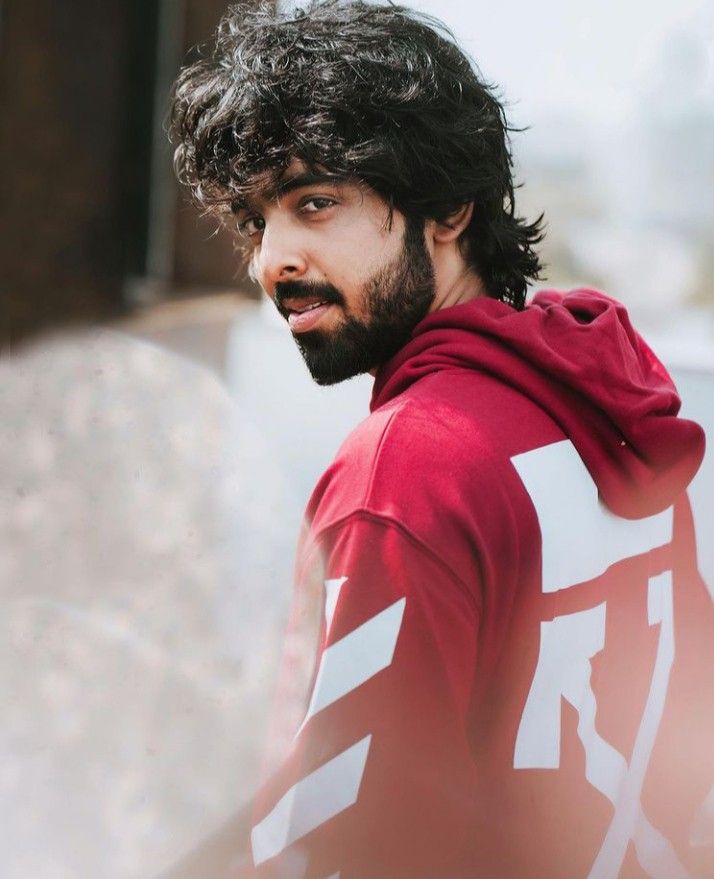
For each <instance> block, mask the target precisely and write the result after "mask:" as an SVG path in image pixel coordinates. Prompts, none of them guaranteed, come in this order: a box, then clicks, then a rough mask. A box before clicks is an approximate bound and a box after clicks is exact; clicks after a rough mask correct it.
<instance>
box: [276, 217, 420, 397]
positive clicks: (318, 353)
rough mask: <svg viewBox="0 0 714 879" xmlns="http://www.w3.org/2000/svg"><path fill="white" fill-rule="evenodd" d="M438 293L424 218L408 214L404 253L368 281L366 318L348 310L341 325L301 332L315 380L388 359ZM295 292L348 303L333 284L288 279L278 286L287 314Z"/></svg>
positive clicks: (326, 381)
mask: <svg viewBox="0 0 714 879" xmlns="http://www.w3.org/2000/svg"><path fill="white" fill-rule="evenodd" d="M435 295H436V287H435V284H434V268H433V265H432V262H431V258H430V256H429V253H428V251H427V249H426V245H425V243H424V222H423V220H418V219H413V218H409V217H407V218H406V228H405V230H404V240H403V243H402V252H401V253H400V254H399V255H398V256H397V257H396V259H394V260H393V262H391V263H390V264H389V265H387V266H384V267H383V268H381V269H379V271H377V272H376V273H375V274H374V275H373V276H372V277H371V278H370V279H369V280H368V281H367V282H366V283H365V284H364V287H363V294H362V297H363V302H364V310H365V311H366V314H367V317H366V318H365V319H364V320H360V319H358V318H356V317H354V316H353V315H350V314H348V313H347V314H345V316H344V317H343V320H342V322H341V324H340V325H339V326H338V327H337V328H336V329H333V330H331V331H329V332H328V331H326V330H318V329H315V330H308V331H307V332H304V333H299V334H297V335H296V337H295V341H296V343H297V346H298V348H299V349H300V353H301V354H302V356H303V359H304V360H305V363H306V365H307V368H308V370H309V371H310V375H311V376H312V378H313V379H314V381H315V382H316V383H317V384H318V385H334V384H337V383H338V382H341V381H345V380H346V379H348V378H352V377H353V376H356V375H361V374H362V373H365V372H369V371H370V370H372V369H375V368H377V367H379V366H381V365H382V364H384V363H386V362H387V361H388V360H389V359H390V358H392V357H393V356H394V355H395V354H396V353H397V352H398V351H399V350H400V349H401V348H403V347H404V345H405V344H406V343H407V342H408V341H409V338H410V337H411V334H412V331H413V329H414V327H415V326H416V325H417V324H418V323H419V321H421V320H422V318H424V317H426V315H427V314H428V313H429V308H430V306H431V304H432V303H433V301H434V297H435ZM291 296H295V297H298V296H317V297H319V298H320V299H322V300H323V301H325V302H330V303H335V304H338V305H342V306H343V308H344V305H345V297H344V296H343V295H342V294H341V293H340V291H339V290H338V289H337V288H336V287H333V286H332V284H306V283H303V282H301V281H283V282H280V283H278V284H276V285H275V299H276V304H277V306H278V310H279V311H280V313H281V314H282V315H283V317H285V318H287V314H288V313H287V311H286V310H285V309H284V308H282V307H281V304H280V303H281V301H282V300H283V299H288V298H289V297H291Z"/></svg>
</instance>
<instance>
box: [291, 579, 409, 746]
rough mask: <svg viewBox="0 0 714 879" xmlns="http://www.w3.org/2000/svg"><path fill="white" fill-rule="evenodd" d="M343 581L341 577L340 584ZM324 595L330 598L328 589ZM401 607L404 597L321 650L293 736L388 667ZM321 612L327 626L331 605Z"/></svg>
mask: <svg viewBox="0 0 714 879" xmlns="http://www.w3.org/2000/svg"><path fill="white" fill-rule="evenodd" d="M346 579H347V577H343V578H342V582H344V581H345V580H346ZM334 582H336V581H329V580H328V581H325V585H326V587H327V584H328V583H334ZM340 585H341V584H340ZM327 594H328V596H329V595H330V591H329V589H328V593H327ZM405 604H406V598H400V599H399V600H398V601H395V602H394V604H391V605H390V606H389V607H388V608H386V609H385V610H383V611H382V612H381V613H378V614H377V615H376V616H373V617H372V618H371V619H369V620H367V622H366V623H363V624H362V625H361V626H358V627H357V628H356V629H355V630H354V631H352V632H350V633H349V635H345V637H344V638H341V639H340V640H339V641H337V642H336V643H335V644H331V645H330V646H329V647H327V648H326V649H325V650H324V651H323V653H322V656H321V657H320V666H319V668H318V670H317V676H316V678H315V686H314V687H313V691H312V698H311V699H310V705H309V707H308V709H307V714H306V715H305V719H304V720H303V722H302V724H301V726H300V729H299V730H298V732H297V735H300V733H301V732H302V730H303V728H304V726H305V724H306V723H307V722H308V720H310V718H311V717H313V716H314V715H315V714H317V712H318V711H322V709H323V708H327V706H328V705H332V704H333V703H334V702H336V701H337V700H338V699H341V698H342V697H343V696H346V695H347V694H348V693H351V692H352V690H355V689H357V687H359V686H361V685H362V684H363V683H365V681H368V680H369V679H370V678H372V677H374V675H376V674H377V672H380V671H382V669H384V668H387V666H389V665H391V663H392V658H393V656H394V648H395V647H396V644H397V637H398V635H399V631H400V629H401V625H402V618H403V616H404V606H405ZM325 611H326V615H327V614H328V613H329V614H330V615H329V617H328V621H327V625H328V627H329V625H330V624H331V622H332V614H334V604H333V605H332V609H331V612H330V606H329V605H328V604H327V603H326V604H325Z"/></svg>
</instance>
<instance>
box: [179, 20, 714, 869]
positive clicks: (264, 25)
mask: <svg viewBox="0 0 714 879" xmlns="http://www.w3.org/2000/svg"><path fill="white" fill-rule="evenodd" d="M173 132H174V136H175V137H176V139H177V141H178V145H177V149H176V166H177V170H178V174H179V178H180V179H181V180H182V181H183V182H184V183H186V184H187V185H188V186H189V187H190V188H191V190H192V192H193V195H194V196H195V198H196V199H197V201H198V202H199V203H200V204H202V205H203V206H204V207H206V208H209V209H212V210H215V211H216V212H217V213H220V214H221V215H222V216H223V217H232V218H233V219H231V220H229V222H235V224H236V227H237V230H238V231H239V233H240V234H241V235H242V236H243V238H244V240H245V242H246V245H247V253H248V258H249V261H250V263H249V264H250V271H251V272H252V275H253V277H254V278H255V279H256V280H257V281H258V282H259V283H260V285H261V286H262V287H263V289H264V290H265V292H266V293H267V295H268V296H269V297H270V298H271V299H272V300H273V301H274V303H275V305H276V307H277V309H278V310H279V311H280V313H281V314H282V315H283V317H284V318H285V320H286V322H287V325H288V328H289V330H290V331H291V332H292V334H293V337H294V338H295V341H296V343H297V345H298V346H299V348H300V350H301V352H302V354H303V357H304V359H305V362H306V364H307V366H308V368H309V370H310V372H311V374H312V376H313V378H314V379H315V381H317V382H319V383H321V384H330V383H334V382H339V381H342V380H344V379H347V378H349V377H350V376H353V375H357V374H359V373H364V372H370V373H371V374H372V375H374V377H375V383H374V390H373V394H372V401H371V407H370V409H371V414H370V415H369V417H368V418H367V419H366V420H365V421H364V422H363V423H362V424H361V425H359V426H358V428H357V429H356V430H355V431H354V432H353V433H352V434H351V435H350V436H349V437H348V438H347V440H346V441H345V443H344V445H343V446H342V448H341V449H340V451H339V452H338V455H337V457H336V459H335V461H334V462H333V463H332V465H331V466H330V467H329V469H328V470H327V472H326V473H325V474H324V476H323V477H322V479H321V480H320V482H319V483H318V485H317V487H316V489H315V491H314V493H313V495H312V498H311V500H310V503H309V507H308V511H307V516H306V528H305V530H304V533H303V534H302V536H301V541H300V546H299V550H298V559H297V565H296V580H297V591H296V612H295V620H296V623H295V625H296V626H297V627H298V628H299V627H300V626H301V625H302V624H303V622H304V621H305V620H306V619H307V618H309V617H310V608H311V603H313V602H314V599H315V597H316V596H317V597H318V598H319V603H320V606H321V614H322V624H321V628H320V632H319V636H317V639H316V641H317V654H316V658H315V661H314V668H313V672H312V682H311V686H310V689H309V692H308V693H307V695H306V696H305V698H304V700H303V701H302V702H300V705H301V709H302V715H303V716H302V717H301V718H300V717H297V718H296V717H289V718H288V719H287V721H285V722H284V729H285V730H286V731H287V733H288V734H289V738H290V744H289V747H287V749H286V753H285V756H284V759H283V761H282V763H281V764H280V765H279V767H278V768H277V769H276V771H275V772H274V774H273V775H272V777H271V778H270V779H269V781H268V782H267V783H266V785H265V787H264V789H263V790H262V791H261V792H260V793H259V795H258V797H257V798H256V803H255V814H254V816H253V821H252V830H251V834H250V836H251V839H250V852H249V857H250V874H251V875H253V874H254V875H256V876H260V877H263V876H271V877H309V879H327V877H333V879H334V877H337V876H339V877H341V879H353V877H354V879H387V877H388V879H398V877H410V879H419V877H423V879H427V877H429V879H433V877H439V879H447V877H459V879H461V877H498V879H500V877H526V876H527V877H543V879H546V877H547V879H554V877H567V879H575V877H613V879H614V877H618V876H621V877H641V876H652V877H673V879H674V877H686V876H697V875H705V873H706V871H707V869H710V868H711V849H710V848H708V847H707V846H708V845H709V846H710V844H711V841H712V840H711V835H710V833H709V831H710V829H711V828H707V824H706V805H704V804H705V801H706V798H707V795H708V794H709V791H710V789H711V785H712V749H711V735H712V729H713V727H712V704H711V703H712V700H711V681H710V680H709V679H710V678H711V675H710V672H709V667H708V665H707V664H708V663H709V662H710V661H711V658H712V646H711V645H712V639H711V634H712V631H713V630H712V608H711V601H710V599H709V595H708V593H707V590H706V588H705V586H704V584H703V583H702V581H701V578H700V577H699V575H698V572H697V568H696V556H695V548H694V545H693V532H692V527H691V516H690V512H689V506H688V503H687V499H686V495H685V493H684V492H685V489H686V486H687V484H688V483H689V481H690V480H691V478H692V476H693V475H694V473H695V472H696V470H697V468H698V466H699V463H700V461H701V457H702V454H703V435H702V432H701V430H700V429H699V427H698V426H697V425H695V424H693V423H691V422H687V421H684V420H682V419H679V418H678V417H677V412H678V409H679V399H678V397H677V394H676V391H675V389H674V386H673V385H672V382H671V380H670V379H669V377H668V375H667V373H666V372H665V370H664V368H663V367H662V365H661V364H660V363H659V361H657V359H656V358H655V356H654V355H653V354H652V352H651V351H650V350H649V349H648V347H647V346H646V345H645V343H644V342H643V341H642V339H641V338H640V337H639V336H638V335H637V334H636V332H635V331H634V330H633V329H632V327H631V325H630V323H629V320H628V317H627V315H626V313H625V311H624V309H623V308H622V307H621V306H620V305H618V304H617V303H616V302H614V301H613V300H611V299H609V298H607V297H606V296H604V295H602V294H599V293H597V292H594V291H588V290H577V291H574V292H572V293H570V294H568V295H566V296H563V295H561V294H559V293H556V292H554V291H546V292H543V293H540V294H538V295H537V296H536V297H535V298H534V299H533V300H532V302H531V303H530V304H529V305H525V304H524V301H525V293H526V287H527V282H528V280H529V279H535V278H537V277H538V275H539V272H540V264H539V261H538V257H537V255H536V253H535V251H534V247H535V245H536V244H537V243H538V241H539V240H540V238H541V236H542V232H541V221H540V220H538V221H536V222H535V223H532V224H529V223H527V222H526V221H525V220H523V219H521V218H519V217H518V216H517V215H516V212H515V205H514V198H513V181H512V177H511V156H510V153H509V145H508V137H507V134H508V127H507V124H506V120H505V117H504V113H503V109H502V107H501V105H500V104H499V102H498V101H497V99H496V98H495V96H494V94H493V92H492V91H491V89H490V88H489V87H487V86H486V84H484V83H483V82H482V80H481V79H480V78H479V75H478V74H477V73H476V72H475V71H474V69H473V67H472V65H471V64H470V62H469V61H468V59H467V58H466V57H465V56H464V55H463V53H462V52H461V50H460V49H459V48H458V47H457V46H456V45H455V44H454V42H452V40H451V39H450V38H449V35H448V34H447V33H446V32H445V31H444V30H443V28H442V27H441V26H440V25H439V24H438V23H437V22H435V21H434V20H432V19H428V18H425V17H423V16H420V15H417V14H416V13H414V12H411V11H409V10H407V9H404V8H400V7H397V6H391V5H388V6H382V5H371V4H370V5H368V4H365V3H361V2H356V3H349V4H335V3H331V2H328V3H318V4H315V5H313V6H310V7H309V8H308V9H307V10H306V11H304V12H288V13H284V14H277V13H275V12H274V11H273V10H272V7H270V6H261V7H259V8H258V9H254V8H251V7H250V6H241V7H235V8H234V9H233V10H231V11H229V13H228V14H227V15H226V17H225V19H224V20H223V22H222V23H221V26H220V28H219V33H218V41H217V45H216V49H215V54H214V56H213V57H212V58H210V59H208V60H202V61H199V62H198V63H196V64H194V65H193V66H191V67H189V68H187V69H186V70H184V71H183V73H182V74H181V77H180V79H179V81H178V83H177V87H176V92H175V97H174V103H173ZM290 643H291V644H293V643H295V639H294V638H293V639H292V640H291V642H290ZM286 665H287V669H288V676H287V678H286V685H285V692H284V694H283V695H284V697H285V698H284V703H285V705H286V706H287V707H288V708H289V707H290V706H291V705H293V704H294V703H295V699H291V698H289V696H290V693H291V687H292V693H293V694H294V693H295V692H298V694H299V687H298V686H297V685H296V684H295V683H294V682H295V680H296V679H297V678H298V677H299V676H298V675H297V671H296V665H297V662H296V656H295V655H294V653H293V654H291V652H290V650H288V655H287V658H286ZM298 701H300V700H299V699H298ZM702 828H707V829H704V830H702ZM707 858H709V859H710V860H709V862H708V864H709V866H707ZM707 875H709V874H707Z"/></svg>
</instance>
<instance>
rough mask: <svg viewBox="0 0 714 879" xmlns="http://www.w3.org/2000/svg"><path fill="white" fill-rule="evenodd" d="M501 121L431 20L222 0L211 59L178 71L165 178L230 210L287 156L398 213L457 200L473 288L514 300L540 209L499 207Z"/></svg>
mask: <svg viewBox="0 0 714 879" xmlns="http://www.w3.org/2000/svg"><path fill="white" fill-rule="evenodd" d="M514 130H517V129H513V128H511V127H510V126H509V125H508V122H507V120H506V115H505V111H504V108H503V105H502V104H501V103H500V102H499V100H498V99H497V98H496V96H495V95H494V86H493V85H489V84H488V83H486V82H484V80H483V78H482V76H481V74H480V73H479V72H478V68H476V66H475V65H474V64H473V63H472V62H471V61H470V59H469V58H468V57H467V56H466V55H465V54H464V52H463V51H462V50H461V49H460V48H459V47H458V46H457V45H456V42H455V39H454V37H453V35H452V34H451V32H450V31H449V30H448V29H447V28H446V27H445V26H444V25H443V24H442V23H441V22H439V21H438V20H437V19H434V18H432V17H431V16H428V15H425V14H421V13H418V12H415V11H414V10H411V9H408V8H405V7H402V6H397V5H393V4H391V3H390V4H389V5H381V4H373V3H367V2H363V0H354V2H340V0H313V2H311V3H310V5H308V6H307V7H305V8H302V9H297V10H292V11H289V12H283V13H280V12H276V11H275V8H274V5H273V3H268V2H260V3H259V4H258V5H256V3H254V2H253V3H248V2H243V3H239V4H237V5H235V6H232V7H230V8H229V9H228V11H227V12H226V14H225V16H224V17H223V19H222V20H221V22H220V24H219V26H218V31H217V35H216V43H215V47H214V49H213V51H212V53H211V55H210V56H209V57H203V58H199V60H198V61H196V62H195V63H193V64H191V65H189V66H187V67H185V68H184V69H183V70H182V71H181V73H180V75H179V77H178V80H177V82H176V85H175V88H174V92H173V96H172V101H171V116H170V136H171V138H172V141H173V142H175V143H176V144H177V145H176V149H175V152H174V165H175V169H176V173H177V176H178V179H179V180H180V182H182V183H184V184H186V185H187V186H188V187H189V189H190V191H191V193H192V195H193V198H194V200H195V201H196V202H197V203H198V204H199V205H200V206H201V207H203V208H204V209H205V210H209V211H212V210H215V211H217V212H220V211H221V208H222V209H223V210H225V209H226V207H232V208H233V209H236V207H238V206H241V205H242V204H243V203H244V201H245V199H246V197H247V196H248V195H249V193H250V192H251V190H253V189H255V188H256V186H257V185H258V184H259V182H261V181H262V183H265V181H266V177H267V178H268V179H270V178H271V175H272V176H274V177H277V176H278V175H279V174H280V173H281V172H282V171H283V170H284V169H285V168H286V167H287V166H288V165H289V163H290V161H291V160H293V159H296V158H297V159H300V160H302V161H303V162H304V163H305V164H306V165H307V166H308V167H309V168H311V169H317V168H319V169H322V170H328V171H330V172H333V173H335V174H337V175H340V176H344V177H345V178H353V179H357V180H360V181H363V182H364V183H366V184H367V185H368V186H370V187H371V188H372V189H373V190H374V191H375V192H377V193H378V194H379V195H380V196H381V197H382V198H384V199H385V201H386V202H387V203H388V205H389V206H390V210H391V209H394V208H396V209H397V210H399V211H401V212H402V213H403V214H405V215H406V216H408V217H410V218H419V219H426V218H432V219H435V220H437V221H445V220H446V219H447V218H448V217H449V216H450V215H451V214H452V213H453V212H454V211H456V210H458V208H460V207H462V206H463V205H464V204H467V203H468V202H471V201H473V202H474V211H473V217H472V219H471V221H470V223H469V225H468V227H467V228H466V229H465V230H464V232H463V233H462V234H461V237H460V239H459V243H460V246H461V248H462V253H463V255H464V258H465V259H466V260H467V262H468V263H469V265H470V266H472V267H473V268H474V269H475V270H476V271H477V272H478V274H479V276H480V278H481V279H482V281H483V283H484V286H485V288H486V291H487V293H488V295H489V296H492V297H493V298H496V299H501V300H503V301H504V302H508V303H509V304H511V305H513V306H514V307H515V308H522V307H523V304H524V301H525V295H526V287H527V279H528V278H532V279H537V278H539V277H540V272H541V270H542V267H541V264H540V261H539V259H538V255H537V254H536V252H535V249H534V246H535V245H536V244H537V243H539V242H540V241H541V240H542V238H543V231H542V223H543V215H542V214H541V215H540V217H538V219H537V220H536V221H535V222H533V223H530V224H529V223H527V222H526V221H525V219H523V218H519V217H517V216H516V215H515V202H514V184H513V177H512V165H513V160H512V155H511V148H510V140H509V132H510V131H514Z"/></svg>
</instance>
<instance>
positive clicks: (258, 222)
mask: <svg viewBox="0 0 714 879" xmlns="http://www.w3.org/2000/svg"><path fill="white" fill-rule="evenodd" d="M263 229H265V220H264V219H263V218H262V217H258V216H255V217H246V218H245V220H241V221H240V223H238V232H239V233H240V234H241V235H242V236H243V238H254V237H255V236H256V235H260V233H261V232H262V231H263Z"/></svg>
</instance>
